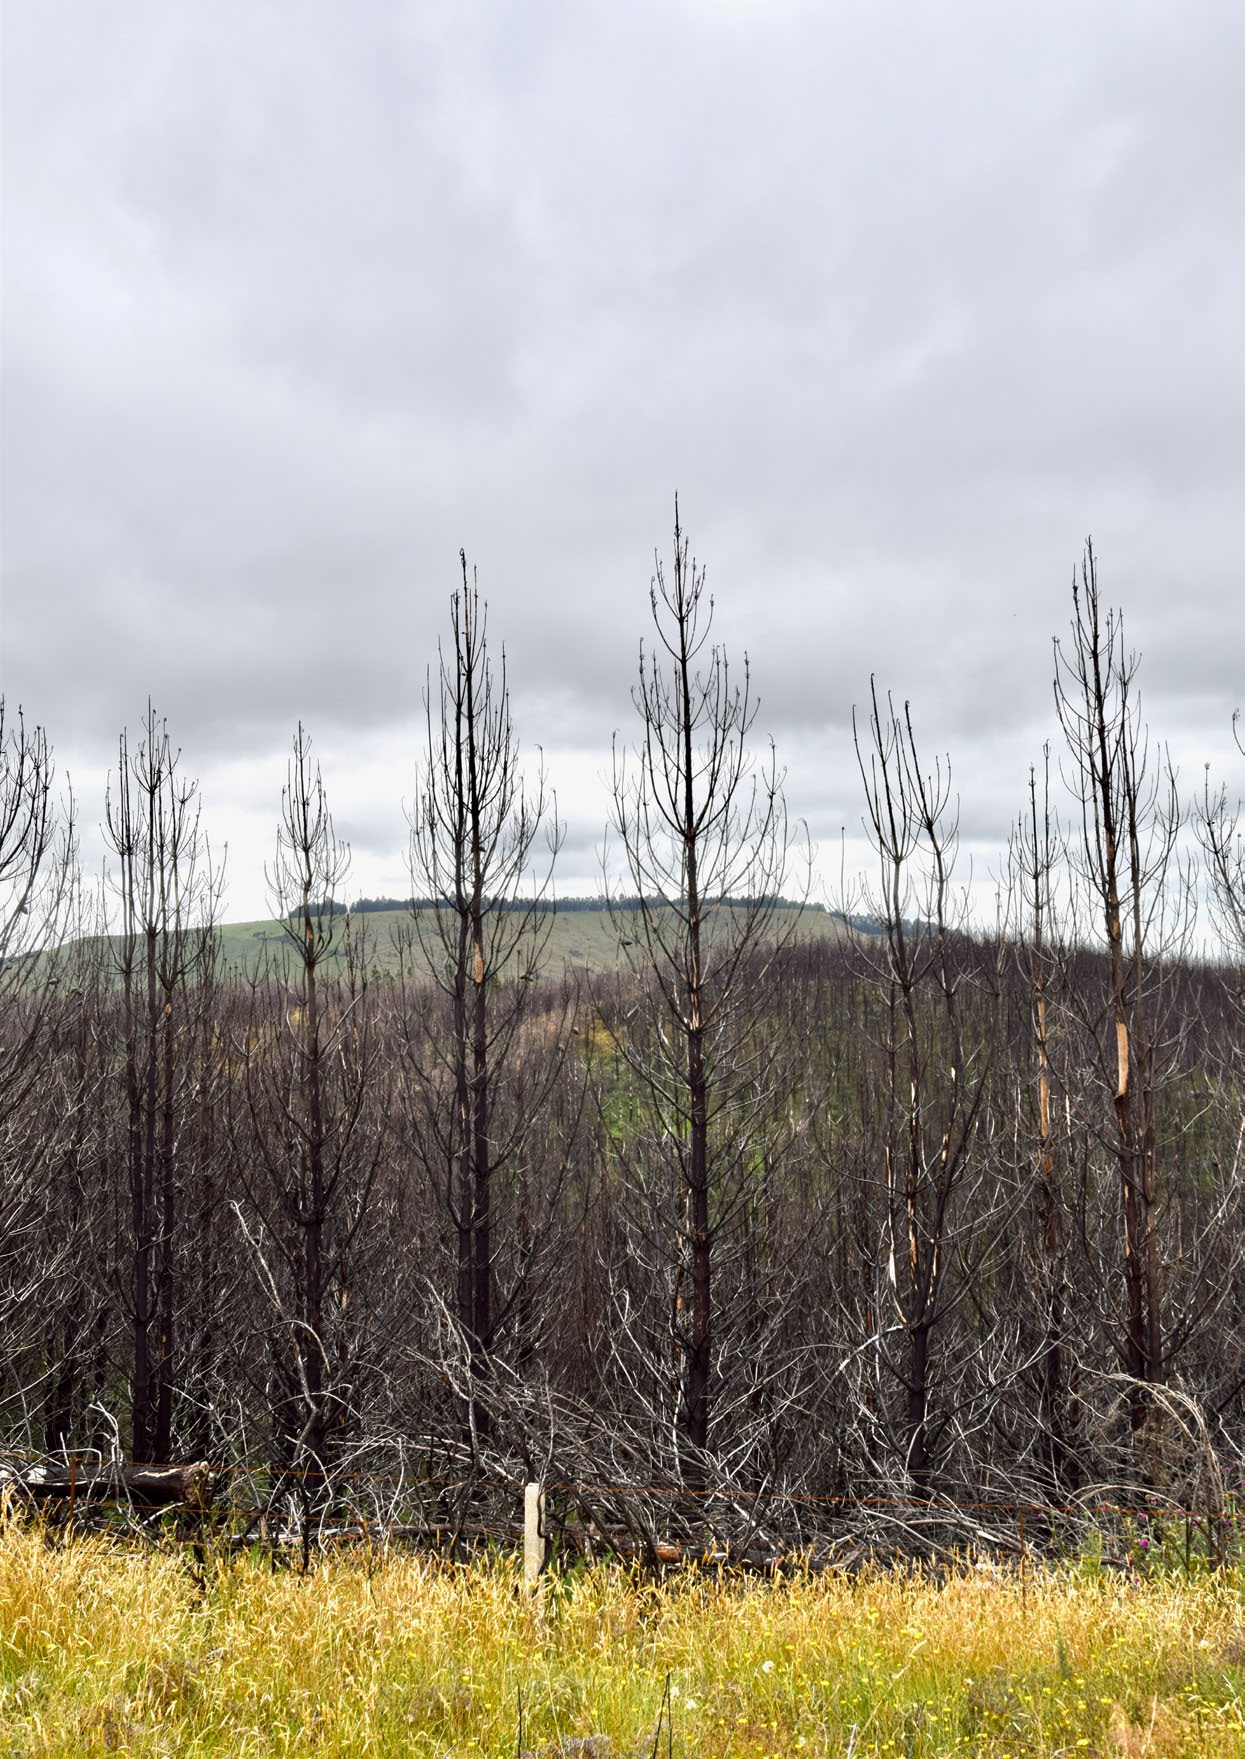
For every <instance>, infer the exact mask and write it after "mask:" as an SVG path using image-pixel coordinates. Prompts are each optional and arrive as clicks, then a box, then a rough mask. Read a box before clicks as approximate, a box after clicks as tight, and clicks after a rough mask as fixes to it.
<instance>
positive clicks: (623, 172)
mask: <svg viewBox="0 0 1245 1759" xmlns="http://www.w3.org/2000/svg"><path fill="white" fill-rule="evenodd" d="M6 36H7V44H6V49H7V53H6V61H5V82H6V89H5V135H6V138H5V165H6V171H5V213H6V250H5V268H4V274H5V288H4V293H5V302H4V327H5V336H4V342H5V346H4V363H3V365H4V414H5V427H6V440H7V444H6V447H5V458H4V476H5V483H4V489H5V534H4V556H3V561H4V600H3V619H4V621H3V657H2V660H0V683H2V684H3V687H4V688H5V689H6V690H7V691H9V692H10V693H11V694H13V695H15V696H20V697H22V698H23V699H25V700H26V702H27V704H28V707H29V708H30V709H31V710H32V712H34V713H36V714H37V715H38V716H39V717H40V718H41V719H43V720H46V721H47V723H48V724H49V726H50V728H51V730H52V732H53V735H54V737H57V738H59V739H60V740H61V741H62V742H63V743H64V744H65V746H66V748H67V749H68V748H72V749H73V751H74V752H75V759H76V761H77V755H78V754H81V760H82V762H84V763H86V764H87V765H88V766H90V765H91V764H94V766H95V767H96V769H97V771H98V773H99V774H100V775H101V776H102V773H103V770H104V768H106V765H107V763H108V761H109V756H110V754H111V750H112V746H113V742H114V740H115V735H116V731H117V729H118V728H119V726H120V725H121V724H122V722H123V721H124V720H126V719H129V720H131V721H133V720H134V719H136V718H137V716H138V714H139V713H140V712H141V708H142V704H143V702H144V701H145V699H146V696H147V694H148V693H150V694H151V695H152V696H153V697H154V698H155V699H156V701H157V703H158V704H159V705H160V706H162V707H164V708H166V709H167V711H168V713H169V717H170V721H171V723H175V724H176V725H177V727H178V729H179V736H180V737H181V738H182V740H183V742H184V744H185V745H186V748H187V751H188V753H189V752H191V751H194V752H197V753H198V754H199V758H198V761H199V764H200V767H201V768H202V769H203V770H204V773H205V776H206V775H207V773H208V772H209V771H210V770H211V769H212V768H213V766H216V767H217V768H218V769H219V773H220V776H221V780H222V783H223V785H224V786H225V787H226V788H228V787H231V786H233V785H234V783H235V782H236V781H237V775H238V772H237V771H236V769H235V768H233V767H231V766H232V764H233V760H234V759H247V758H253V759H254V760H255V762H256V764H259V762H260V761H261V760H262V761H263V762H265V763H266V762H268V761H269V759H268V757H267V756H266V755H265V754H271V758H272V761H273V762H276V763H278V764H279V763H280V761H281V760H282V753H283V750H284V746H285V743H286V741H287V740H288V737H289V733H290V731H291V729H292V727H293V724H294V723H295V722H296V721H297V720H298V719H299V718H300V717H301V718H303V719H305V720H307V721H308V722H309V723H311V724H312V725H313V727H314V728H315V729H316V730H317V737H318V740H319V742H320V745H321V749H322V754H323V755H324V758H325V762H326V771H327V768H328V764H329V758H330V755H331V753H332V751H333V749H334V748H336V749H337V750H338V751H340V752H341V753H342V754H343V768H342V775H341V782H340V791H342V792H344V793H346V794H347V795H349V794H351V793H352V792H353V788H352V776H355V777H360V778H361V777H362V771H361V769H359V767H358V766H359V765H361V764H363V763H364V761H365V759H366V761H368V762H370V763H372V765H373V766H376V765H382V766H387V773H388V774H389V775H391V777H392V793H393V797H394V799H395V800H397V799H398V798H400V796H401V793H402V792H403V790H404V789H405V788H406V787H407V786H408V784H407V779H406V778H407V777H408V775H409V765H410V761H411V731H410V730H411V727H412V725H413V724H414V723H415V721H416V720H417V717H418V713H419V702H420V690H421V687H422V684H423V680H424V676H425V673H426V670H427V668H428V666H429V665H430V664H432V663H434V662H435V652H436V640H437V636H438V634H439V633H440V632H441V631H442V630H443V629H444V628H445V623H446V603H447V599H448V595H449V592H450V590H451V589H452V587H453V585H454V584H455V580H456V575H457V551H458V548H459V545H460V544H462V545H465V546H466V548H467V551H468V554H469V557H470V558H471V559H472V560H473V561H474V562H476V563H478V565H479V570H480V584H481V588H482V590H483V591H484V592H485V594H486V595H487V596H488V598H489V600H490V605H491V609H492V616H493V628H494V634H495V637H496V639H497V640H498V642H499V643H500V642H502V641H504V643H505V646H506V649H507V653H508V656H509V659H510V664H511V677H512V687H513V691H514V702H515V713H516V721H517V724H518V729H519V732H520V736H521V738H522V740H523V744H524V747H525V749H529V750H530V749H531V748H532V747H533V746H535V745H537V744H542V743H543V744H544V745H545V746H546V748H547V750H548V751H549V753H550V758H551V770H552V759H553V757H554V755H555V754H556V753H558V752H563V751H565V752H576V753H583V752H588V751H593V752H598V753H599V760H598V762H599V766H600V767H602V768H603V767H605V766H606V765H607V763H608V746H609V737H610V734H611V732H612V731H613V730H614V729H615V728H617V729H619V731H620V734H621V735H622V736H623V737H626V736H627V735H628V732H629V728H630V725H631V719H632V716H631V708H630V703H629V699H628V691H629V688H630V684H631V682H632V679H633V676H634V670H635V657H636V651H637V647H638V644H639V641H640V640H641V638H643V637H645V636H646V634H647V630H646V624H647V620H648V606H647V586H648V580H649V576H650V573H651V571H652V552H653V549H654V547H656V548H657V549H658V550H659V551H660V552H661V553H662V554H667V553H668V550H669V528H670V523H671V514H672V496H673V492H674V491H675V489H678V490H679V492H680V494H681V496H682V504H683V511H684V517H685V521H686V525H687V528H688V530H689V532H690V534H691V536H692V539H693V542H694V544H695V547H696V549H697V552H698V554H700V555H701V556H703V558H704V559H705V560H706V562H707V563H708V565H709V569H710V583H711V587H712V589H713V590H714V591H715V593H716V595H717V614H718V628H719V633H720V635H721V638H722V639H723V640H724V641H725V642H726V643H727V644H728V646H729V649H730V651H731V654H732V656H733V657H734V658H735V659H739V658H741V657H742V653H743V651H744V650H745V649H746V650H747V651H748V652H749V654H750V657H751V660H752V664H753V669H754V678H755V683H756V687H757V690H758V692H759V695H760V697H761V704H762V706H761V715H760V717H759V721H758V730H761V729H764V730H765V731H767V732H772V733H773V735H774V736H775V738H776V740H777V741H778V745H779V754H780V758H781V759H783V760H784V761H787V762H788V763H789V764H790V767H791V781H792V792H793V806H794V807H795V808H796V809H797V810H799V811H801V812H806V813H807V814H808V816H809V817H810V819H813V818H816V819H817V820H818V822H819V824H825V825H828V826H831V827H833V824H834V822H835V820H836V818H837V817H838V815H839V814H840V813H842V814H844V815H846V816H845V817H844V819H843V820H842V822H851V820H852V818H858V816H859V808H858V806H856V808H855V810H854V812H851V813H849V808H850V807H851V804H852V800H853V791H854V789H855V779H854V773H853V768H852V758H851V748H850V733H849V715H850V705H851V703H852V702H853V701H855V702H859V701H861V700H863V697H864V695H865V692H866V691H867V688H868V678H869V675H870V673H871V672H876V673H877V674H878V676H879V680H880V681H881V682H882V683H884V684H885V685H888V686H891V687H893V688H894V689H895V690H896V691H897V693H899V694H900V695H901V696H902V695H908V696H911V697H912V698H913V701H914V706H915V707H916V708H917V711H918V715H919V719H920V724H921V727H922V729H923V736H926V737H928V738H929V740H930V741H931V742H933V744H934V745H935V746H937V747H942V748H947V749H950V750H951V753H952V757H953V761H954V762H955V764H956V766H957V773H959V774H962V776H963V777H964V780H965V793H964V798H965V809H966V824H967V823H969V822H971V824H972V827H973V834H974V835H975V836H976V835H978V834H979V835H980V836H981V838H982V839H983V840H984V841H988V840H989V837H990V835H991V827H992V826H993V827H994V834H995V835H996V837H997V836H1001V835H1003V834H1004V832H1005V824H1004V823H1003V822H1001V817H1000V815H1001V814H1002V813H1003V810H1004V806H1005V803H1006V802H1007V801H1009V800H1011V799H1013V798H1015V796H1016V793H1017V791H1018V790H1019V789H1020V788H1022V787H1023V780H1024V775H1025V774H1026V773H1027V762H1028V761H1029V757H1030V756H1033V755H1036V754H1037V753H1038V752H1040V747H1041V741H1042V739H1043V738H1044V737H1046V736H1048V734H1049V733H1050V732H1051V730H1052V726H1053V716H1052V713H1051V705H1050V681H1049V680H1050V645H1049V644H1050V638H1051V636H1052V635H1055V634H1059V633H1061V632H1062V631H1063V630H1065V629H1066V626H1067V620H1068V615H1069V612H1070V605H1069V600H1068V580H1069V577H1070V574H1071V570H1072V567H1073V565H1074V563H1075V562H1076V559H1077V557H1078V554H1079V548H1080V544H1081V541H1082V538H1083V537H1084V535H1085V534H1086V532H1088V531H1093V532H1094V534H1095V537H1096V539H1097V540H1098V543H1099V548H1100V551H1101V555H1102V559H1103V577H1104V587H1105V590H1106V592H1107V594H1108V596H1109V597H1111V598H1112V599H1114V600H1116V601H1117V602H1120V603H1122V604H1123V605H1124V606H1125V609H1126V614H1127V621H1128V628H1129V632H1130V635H1131V636H1132V637H1133V639H1135V640H1136V641H1137V644H1138V645H1139V646H1140V647H1141V648H1142V649H1143V651H1144V654H1145V663H1144V667H1143V675H1142V681H1143V687H1144V690H1145V693H1146V705H1147V712H1148V713H1149V715H1150V718H1151V721H1152V723H1153V725H1154V726H1155V728H1156V730H1159V729H1161V730H1162V731H1163V732H1164V733H1165V734H1166V736H1168V737H1169V738H1171V739H1172V741H1173V745H1174V746H1175V747H1178V748H1179V750H1180V751H1181V752H1182V753H1184V752H1186V751H1187V752H1195V751H1197V750H1200V749H1203V748H1213V751H1214V753H1215V754H1216V758H1217V761H1224V759H1225V757H1226V755H1230V750H1229V751H1227V752H1225V748H1224V746H1223V744H1222V740H1220V742H1219V743H1216V742H1215V741H1216V738H1217V737H1219V735H1217V733H1216V728H1217V726H1218V727H1219V728H1221V729H1223V730H1225V733H1226V727H1227V723H1228V716H1229V714H1230V710H1231V708H1232V706H1234V705H1235V703H1236V702H1237V701H1238V700H1239V698H1240V696H1241V691H1240V689H1239V665H1238V663H1237V661H1238V655H1237V649H1238V647H1239V643H1238V642H1236V641H1235V637H1234V633H1233V632H1234V631H1235V629H1237V628H1239V613H1238V612H1237V611H1236V605H1237V604H1238V602H1239V599H1240V594H1241V590H1242V585H1243V584H1245V583H1243V582H1242V579H1241V574H1242V556H1243V555H1245V503H1243V502H1242V499H1241V496H1240V493H1239V483H1240V481H1241V480H1242V479H1243V478H1245V444H1243V440H1242V424H1241V420H1240V413H1239V412H1240V409H1241V407H1242V401H1243V393H1245V383H1243V378H1245V353H1243V352H1242V350H1241V347H1240V332H1239V313H1240V311H1241V310H1242V309H1245V247H1243V246H1242V243H1241V238H1240V229H1239V224H1238V215H1239V212H1240V211H1241V207H1242V202H1243V201H1245V187H1243V185H1245V175H1243V172H1242V166H1243V165H1245V153H1243V152H1242V139H1241V136H1242V125H1241V120H1240V114H1239V94H1238V92H1237V83H1238V79H1237V70H1238V69H1239V66H1240V64H1241V60H1242V52H1243V51H1245V15H1242V14H1241V13H1240V12H1239V9H1238V8H1235V7H1232V6H1229V5H1228V4H1227V3H1226V0H1222V3H1220V4H1210V5H1207V6H1204V7H1201V8H1198V9H1196V10H1194V11H1190V10H1188V9H1185V11H1183V12H1182V13H1180V14H1179V15H1177V14H1175V13H1173V12H1172V11H1171V10H1170V9H1169V8H1165V7H1162V6H1159V5H1150V4H1141V5H1138V4H1136V3H1135V0H1127V3H1125V0H1110V3H1108V4H1104V5H1102V6H1098V7H1094V8H1089V9H1086V8H1084V7H1080V6H1075V5H1073V4H1071V0H1065V3H1058V4H1054V5H1052V6H1049V7H1045V8H1042V9H1041V10H1040V11H1031V12H1027V13H1026V12H1021V11H1017V10H1015V9H1006V8H999V7H998V6H997V5H995V4H993V0H990V3H987V0H970V3H968V4H965V5H963V6H958V7H956V8H954V9H952V10H950V11H948V9H946V8H942V9H930V8H928V7H927V6H924V5H918V4H916V3H915V0H904V3H900V0H895V3H889V0H888V3H886V4H882V5H866V4H864V0H860V3H859V4H855V3H853V4H848V5H845V6H841V7H836V8H832V9H827V8H825V7H824V6H819V5H814V4H812V3H811V0H810V3H807V4H796V3H792V4H773V5H767V6H764V7H756V8H749V7H726V6H718V5H710V4H708V3H707V0H706V3H701V0H682V3H680V4H674V5H668V4H663V5H661V6H658V5H657V4H656V0H645V3H642V4H640V5H637V6H633V7H628V8H626V9H620V8H607V7H604V6H595V5H588V6H582V5H571V4H566V3H554V0H542V3H539V4H533V5H531V6H528V7H525V8H523V9H522V12H521V13H520V12H519V11H513V12H507V11H504V10H503V11H498V10H497V9H487V8H483V7H475V6H458V5H449V4H421V5H398V6H395V7H391V8H387V9H383V10H375V11H368V12H367V13H366V15H365V14H362V13H359V12H357V11H355V12H350V13H346V12H344V11H342V9H340V8H339V7H337V6H335V5H330V4H327V3H325V0H307V3H306V4H304V5H300V6H299V8H298V9H297V18H296V22H295V15H294V12H293V11H292V10H291V9H289V8H285V7H281V6H267V5H265V6H253V5H243V4H241V3H239V0H223V3H222V4H220V5H217V6H214V7H212V8H211V9H202V8H174V7H163V6H159V5H156V4H155V3H154V0H116V3H115V4H112V5H110V6H108V7H107V8H99V7H93V6H89V5H86V4H85V3H84V0H44V4H41V5H40V6H39V7H38V8H30V9H27V10H24V11H22V12H20V13H14V15H13V17H12V18H11V19H9V20H7V21H6ZM1217 715H1218V716H1219V720H1218V722H1217V721H1216V716H1217ZM1026 753H1027V754H1029V755H1028V756H1026ZM92 754H93V755H92ZM1182 761H1185V762H1188V761H1195V760H1193V759H1187V760H1186V759H1182ZM352 766H353V767H352ZM570 767H571V771H572V773H573V775H574V776H575V778H576V780H575V782H574V785H573V787H572V789H571V790H570V791H569V792H568V793H567V794H566V795H565V796H564V802H563V804H564V809H565V810H566V811H567V812H568V815H569V816H570V817H571V819H572V821H573V822H572V829H571V832H570V834H569V836H568V855H567V859H568V860H569V859H571V858H572V854H573V859H574V861H575V862H576V863H578V864H581V865H582V864H584V863H585V862H586V859H587V853H588V851H589V850H590V849H591V848H592V847H594V845H595V843H596V841H597V840H598V839H599V821H600V816H601V800H600V790H599V788H596V787H595V785H593V786H588V785H587V784H586V783H585V782H584V780H583V776H584V769H585V766H584V764H583V762H582V761H580V760H579V759H576V760H575V762H573V763H572V764H571V766H570ZM1017 772H1019V774H1017ZM797 776H798V777H799V779H800V785H801V787H802V788H807V789H808V791H809V794H808V802H807V804H803V803H801V802H799V801H796V800H795V799H794V784H795V781H796V779H797ZM231 777H232V778H233V780H232V781H231V780H230V778H231ZM553 779H554V780H555V781H556V776H554V777H553ZM238 785H241V784H238ZM358 786H359V788H360V789H365V788H372V789H373V790H374V789H375V787H376V786H377V784H376V783H375V782H374V780H372V781H368V782H366V783H364V781H362V780H359V782H358ZM278 791H279V790H278ZM970 791H971V796H972V804H971V805H970V801H969V796H970ZM341 811H342V808H341V807H339V814H340V813H341ZM359 811H360V818H359V825H360V831H359V836H360V844H361V847H362V846H363V845H364V844H366V846H367V849H368V852H369V853H368V858H369V859H375V860H376V861H380V860H381V859H382V848H383V843H384V836H385V831H384V823H385V813H384V811H383V809H382V807H381V806H380V805H378V804H376V803H375V802H374V801H371V802H368V803H364V804H361V806H360V808H359ZM580 813H582V815H583V821H582V823H580V822H578V820H577V819H576V814H580ZM970 815H971V818H970ZM1007 816H1008V817H1010V810H1009V811H1008V813H1007ZM399 818H400V814H399ZM996 820H1000V822H998V823H997V824H996V822H995V821H996ZM240 858H241V855H240Z"/></svg>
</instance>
